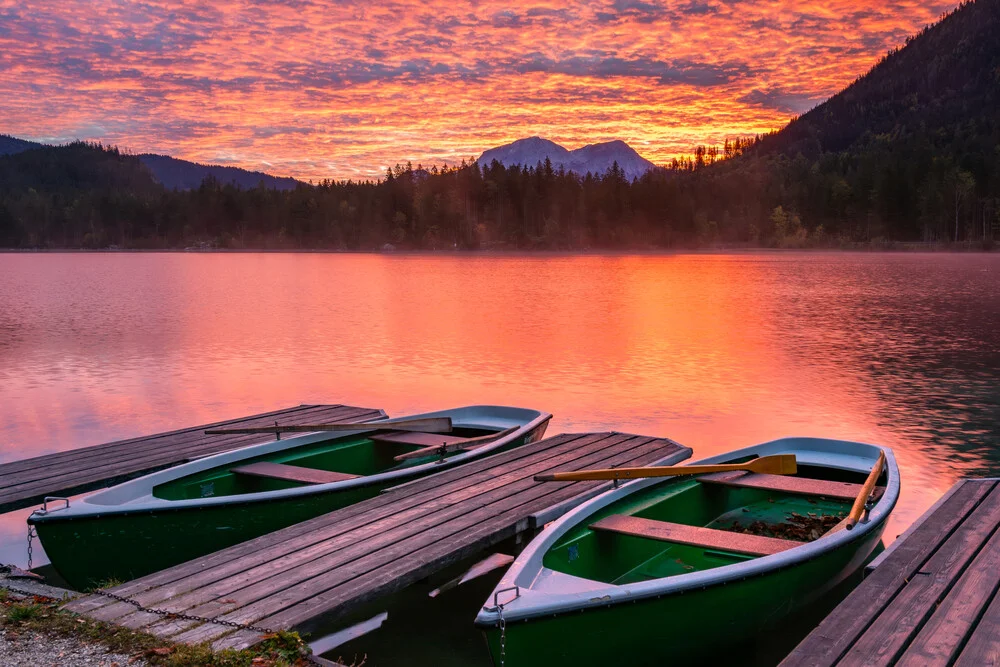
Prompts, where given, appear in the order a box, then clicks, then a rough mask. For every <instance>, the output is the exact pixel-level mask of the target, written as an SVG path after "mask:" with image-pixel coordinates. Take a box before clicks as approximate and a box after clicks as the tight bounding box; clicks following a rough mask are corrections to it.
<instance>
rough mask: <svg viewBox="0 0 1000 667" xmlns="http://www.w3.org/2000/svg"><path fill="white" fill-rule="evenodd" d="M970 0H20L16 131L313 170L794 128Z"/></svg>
mask: <svg viewBox="0 0 1000 667" xmlns="http://www.w3.org/2000/svg"><path fill="white" fill-rule="evenodd" d="M956 4H957V3H956V2H955V1H954V0H949V1H947V2H941V1H938V0H926V1H923V2H920V1H917V0H886V1H884V2H879V3H875V2H871V1H869V0H857V1H855V0H828V1H825V2H817V1H814V0H794V1H793V0H743V1H737V2H721V1H719V0H595V1H592V2H583V3H572V4H569V3H557V2H546V1H538V2H535V1H533V0H527V1H526V2H525V3H524V4H517V3H512V2H509V1H506V2H497V1H494V0H480V1H473V2H466V1H464V0H423V1H416V0H414V1H412V2H411V1H410V0H404V1H402V2H399V1H395V0H388V1H382V0H379V1H378V2H329V3H323V2H313V1H311V0H288V1H280V0H275V1H269V2H263V1H262V2H230V1H228V0H218V1H217V2H204V1H197V2H167V1H163V0H149V1H146V2H128V1H125V0H53V1H50V0H0V133H5V134H13V135H15V136H20V137H24V138H29V139H34V140H39V141H49V142H61V141H67V140H70V139H75V138H79V139H93V140H102V141H104V142H106V143H115V144H118V145H119V146H122V147H128V148H129V149H131V150H133V151H135V152H158V153H167V154H170V155H174V156H176V157H182V158H186V159H190V160H196V161H200V162H215V163H224V164H234V165H238V166H243V167H248V168H253V169H263V170H266V171H269V172H272V173H275V174H279V175H290V176H296V177H299V178H312V179H320V178H365V177H373V176H378V175H380V174H381V173H383V172H384V170H385V167H386V166H390V165H392V164H395V163H397V162H405V161H407V160H411V161H412V162H413V163H414V164H416V163H423V164H424V165H428V164H441V163H444V162H447V163H449V164H454V163H456V162H458V161H459V160H460V159H462V158H463V157H464V158H469V157H475V156H477V155H478V154H479V153H481V152H482V151H483V150H484V149H486V148H490V147H492V146H495V145H498V144H501V143H506V142H509V141H512V140H514V139H517V138H520V137H526V136H531V135H541V136H544V137H547V138H550V139H553V140H555V141H558V142H559V143H562V144H563V145H565V146H566V147H568V148H577V147H579V146H581V145H583V144H587V143H592V142H596V141H607V140H611V139H624V140H625V141H627V142H629V143H630V144H631V145H632V146H633V147H634V148H636V149H637V150H638V151H639V152H640V153H642V154H643V155H644V156H646V157H647V158H649V159H651V160H653V161H654V162H657V163H662V162H665V161H666V160H668V159H669V158H671V157H674V156H676V155H680V154H686V153H689V152H691V150H692V148H693V147H694V146H695V145H696V144H699V143H707V144H711V143H720V144H721V142H722V141H723V140H724V139H725V138H726V137H733V136H737V135H748V134H754V133H758V132H763V131H767V130H770V129H776V128H779V127H781V126H782V125H783V124H784V123H785V122H787V120H788V119H789V118H790V117H792V116H794V115H796V114H798V113H801V112H802V111H805V110H807V109H809V108H810V107H811V106H814V105H815V104H816V103H818V102H820V101H822V100H823V99H824V98H826V97H828V96H829V95H830V94H832V93H834V92H836V91H837V90H839V89H840V88H842V87H843V86H845V85H846V84H848V83H850V82H851V81H852V80H853V79H854V78H856V77H857V76H858V75H859V74H862V73H863V72H865V71H866V70H867V69H868V68H869V67H871V66H872V65H873V64H874V63H875V61H876V60H877V59H878V58H879V57H880V56H881V55H882V54H884V53H885V52H886V51H887V50H888V49H890V48H892V47H894V46H898V45H901V44H902V43H903V42H904V40H905V38H906V36H907V35H909V34H912V33H914V32H916V31H918V30H919V29H920V28H921V27H922V26H924V25H926V24H928V23H931V22H933V21H935V20H936V19H937V18H938V17H939V16H940V14H941V13H942V12H944V11H948V10H950V9H952V8H953V7H954V6H955V5H956Z"/></svg>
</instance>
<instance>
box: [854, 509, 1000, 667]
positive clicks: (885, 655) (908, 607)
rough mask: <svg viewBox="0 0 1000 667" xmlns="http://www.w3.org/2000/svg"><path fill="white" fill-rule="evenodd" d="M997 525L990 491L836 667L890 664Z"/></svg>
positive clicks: (999, 512)
mask: <svg viewBox="0 0 1000 667" xmlns="http://www.w3.org/2000/svg"><path fill="white" fill-rule="evenodd" d="M998 525H1000V492H997V490H996V489H994V490H993V491H992V492H991V493H990V495H989V496H987V497H986V498H985V499H984V500H983V502H982V504H980V505H979V507H977V508H976V509H975V511H973V513H972V514H971V515H970V516H969V517H968V519H966V520H965V521H963V522H962V524H961V525H960V526H959V528H958V530H956V531H955V533H954V534H953V535H951V536H949V538H948V539H947V540H946V541H945V542H944V544H942V545H941V546H940V547H939V548H938V550H937V551H936V552H935V553H934V555H933V556H931V557H930V558H929V559H928V560H927V561H926V562H925V563H924V564H923V565H922V566H921V567H920V569H919V570H917V572H916V574H915V575H914V576H913V577H912V578H911V579H910V580H909V581H908V582H907V583H906V585H905V586H904V587H903V589H902V590H901V591H900V592H899V594H898V595H896V597H895V598H894V599H893V600H892V602H890V603H889V605H887V606H886V607H885V609H883V610H882V612H881V613H880V614H879V615H878V617H877V618H875V619H874V621H873V622H872V623H871V625H869V627H868V629H867V630H866V631H865V633H864V634H863V635H862V636H861V637H860V638H859V639H858V641H856V642H855V643H854V646H852V647H851V648H850V650H849V651H847V653H846V654H845V655H844V657H843V658H841V660H840V662H839V663H838V664H839V665H844V666H858V667H860V666H862V665H873V664H884V663H889V664H892V663H894V662H895V661H896V659H897V656H898V655H899V654H900V653H901V652H902V650H903V648H904V647H905V646H906V644H907V643H908V642H909V641H910V639H911V637H912V636H913V634H914V633H915V632H916V631H917V630H919V629H920V627H921V626H923V625H924V624H925V623H926V622H927V619H928V618H930V616H931V614H932V613H933V611H934V609H935V606H936V605H937V603H938V601H939V600H941V599H942V598H943V597H944V595H945V593H947V592H948V590H949V589H950V588H951V586H952V585H953V584H954V582H955V581H956V580H957V579H958V577H959V576H960V574H961V573H962V572H963V571H964V570H965V568H966V566H967V565H968V564H969V563H970V562H971V561H972V559H973V558H975V556H976V554H978V553H979V552H980V551H981V550H982V548H983V545H984V544H985V543H986V541H987V540H988V539H989V537H990V535H991V534H992V533H993V531H994V530H995V529H996V527H997V526H998Z"/></svg>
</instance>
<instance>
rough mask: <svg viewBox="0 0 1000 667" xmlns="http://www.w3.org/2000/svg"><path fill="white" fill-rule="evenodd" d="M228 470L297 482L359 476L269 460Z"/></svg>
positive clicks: (327, 480) (335, 479)
mask: <svg viewBox="0 0 1000 667" xmlns="http://www.w3.org/2000/svg"><path fill="white" fill-rule="evenodd" d="M229 471H230V472H234V473H236V474H237V475H247V476H249V477H264V478H267V479H280V480H283V481H286V482H299V483H300V484H329V483H330V482H343V481H344V480H346V479H357V478H358V477H359V476H360V475H351V474H349V473H346V472H335V471H333V470H318V469H316V468H304V467H302V466H291V465H288V464H285V463H271V462H270V461H258V462H257V463H250V464H248V465H245V466H236V467H235V468H230V469H229Z"/></svg>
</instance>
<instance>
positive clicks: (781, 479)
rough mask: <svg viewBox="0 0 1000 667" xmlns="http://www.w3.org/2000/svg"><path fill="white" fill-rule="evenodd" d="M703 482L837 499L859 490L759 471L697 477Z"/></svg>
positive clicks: (851, 497) (843, 484) (858, 487)
mask: <svg viewBox="0 0 1000 667" xmlns="http://www.w3.org/2000/svg"><path fill="white" fill-rule="evenodd" d="M698 479H700V480H701V481H702V483H704V484H720V485H723V486H738V487H745V488H750V489H764V490H767V491H780V492H782V493H793V494H798V495H804V496H826V497H828V498H837V499H839V500H851V501H853V500H854V499H855V498H857V497H858V493H860V492H861V485H860V484H849V483H847V482H828V481H826V480H822V479H808V478H806V477H791V476H788V475H768V474H766V473H759V472H717V473H713V474H711V475H702V476H701V477H699V478H698Z"/></svg>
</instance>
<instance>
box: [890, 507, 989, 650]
mask: <svg viewBox="0 0 1000 667" xmlns="http://www.w3.org/2000/svg"><path fill="white" fill-rule="evenodd" d="M992 495H993V496H996V495H1000V489H997V490H994V492H993V494H992ZM998 586H1000V532H995V533H993V537H991V538H990V541H989V543H988V544H987V545H986V546H985V547H984V548H983V550H982V551H980V552H979V554H978V555H977V556H976V558H975V560H974V561H972V563H971V564H970V565H969V567H968V569H966V571H965V573H964V574H963V575H962V577H961V578H960V579H959V580H958V583H956V584H955V587H954V589H952V590H951V591H949V592H948V595H947V597H945V599H944V600H943V601H942V602H941V603H940V605H939V606H938V607H937V609H936V610H934V613H933V615H932V616H931V618H930V620H929V621H927V623H925V624H924V627H923V628H921V629H920V633H919V634H918V635H917V636H916V638H915V639H914V640H913V642H912V643H911V644H910V646H909V647H908V648H907V649H906V652H905V653H903V656H902V657H901V658H900V659H899V661H898V662H897V663H896V664H897V665H899V666H900V667H947V666H948V665H950V664H952V662H953V661H954V659H955V658H957V657H958V654H959V651H960V649H961V647H962V642H963V641H964V640H965V638H966V636H968V635H969V634H970V633H971V632H972V630H973V628H975V627H976V625H977V623H978V622H979V617H980V615H981V614H982V611H983V609H985V608H986V606H987V605H988V604H989V602H990V600H991V599H992V598H993V597H994V596H995V595H996V592H997V587H998Z"/></svg>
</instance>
